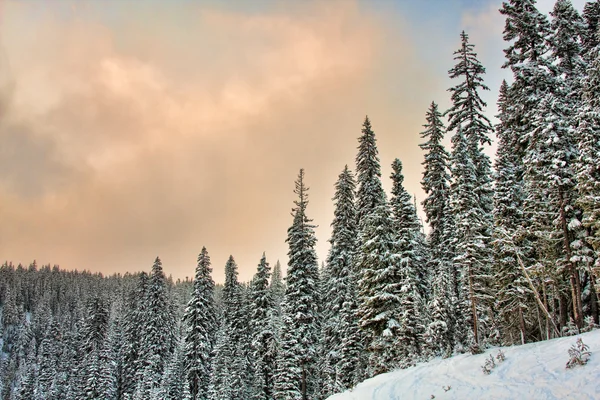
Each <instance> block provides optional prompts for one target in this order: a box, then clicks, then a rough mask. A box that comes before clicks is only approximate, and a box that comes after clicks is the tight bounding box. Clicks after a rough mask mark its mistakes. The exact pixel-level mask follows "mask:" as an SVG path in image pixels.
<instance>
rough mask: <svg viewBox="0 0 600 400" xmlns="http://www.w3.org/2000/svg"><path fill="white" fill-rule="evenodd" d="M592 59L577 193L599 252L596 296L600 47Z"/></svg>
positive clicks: (599, 226) (590, 240)
mask: <svg viewBox="0 0 600 400" xmlns="http://www.w3.org/2000/svg"><path fill="white" fill-rule="evenodd" d="M592 55H593V56H592V57H590V60H591V62H590V64H589V66H588V69H587V74H586V77H585V79H584V80H583V96H582V99H583V106H582V108H581V111H580V113H579V115H578V119H579V121H580V122H579V126H578V128H577V135H578V137H579V142H578V147H579V159H578V162H577V179H578V184H577V189H578V193H579V199H578V205H579V206H580V207H581V208H582V210H583V216H582V222H583V225H584V226H585V227H586V228H587V235H586V238H585V240H586V241H587V243H589V244H590V245H591V246H592V247H593V249H594V251H595V254H594V258H595V264H594V265H593V266H594V275H595V280H596V293H600V169H599V168H598V159H599V157H600V139H599V138H600V89H599V88H600V44H597V45H596V47H595V48H594V50H593V51H592ZM586 261H588V260H586ZM589 261H592V260H589Z"/></svg>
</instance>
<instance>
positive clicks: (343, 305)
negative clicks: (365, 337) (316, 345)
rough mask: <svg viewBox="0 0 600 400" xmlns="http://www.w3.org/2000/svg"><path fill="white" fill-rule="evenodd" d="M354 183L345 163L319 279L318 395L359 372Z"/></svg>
mask: <svg viewBox="0 0 600 400" xmlns="http://www.w3.org/2000/svg"><path fill="white" fill-rule="evenodd" d="M355 191H356V183H355V181H354V176H353V174H352V172H351V171H350V170H349V169H348V166H345V167H344V170H343V171H342V173H341V174H340V175H339V177H338V181H337V182H336V184H335V195H334V197H333V200H334V202H335V211H334V219H333V222H332V223H331V227H332V234H331V239H329V243H330V244H331V247H330V249H329V253H328V255H327V264H326V265H327V267H326V268H327V270H328V273H327V274H326V278H325V279H324V282H323V288H324V290H323V303H324V304H327V307H326V308H325V310H324V311H323V338H322V347H323V352H322V359H321V360H322V367H321V371H322V376H323V388H322V393H321V394H322V395H323V396H324V397H325V398H326V397H328V396H330V395H332V394H334V393H337V392H340V391H344V390H346V389H349V388H351V387H353V386H354V385H356V384H357V383H358V382H359V381H360V378H361V376H362V371H361V362H360V361H361V360H360V356H361V354H360V351H361V347H362V343H361V340H360V332H359V325H358V318H357V316H356V306H357V304H356V276H355V274H354V256H355V254H356V243H357V241H356V232H357V227H356V206H355V204H354V197H355Z"/></svg>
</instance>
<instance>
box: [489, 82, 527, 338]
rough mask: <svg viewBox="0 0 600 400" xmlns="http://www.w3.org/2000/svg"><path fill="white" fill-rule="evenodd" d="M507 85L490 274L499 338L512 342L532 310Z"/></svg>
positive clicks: (519, 164)
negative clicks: (522, 262)
mask: <svg viewBox="0 0 600 400" xmlns="http://www.w3.org/2000/svg"><path fill="white" fill-rule="evenodd" d="M509 101H510V99H509V88H508V84H507V83H506V81H503V82H502V85H501V86H500V95H499V98H498V109H499V110H500V114H499V115H498V119H499V120H500V122H499V123H498V125H497V126H496V135H497V138H498V150H497V152H496V161H495V165H494V167H495V178H496V185H495V192H494V235H493V245H494V267H493V268H494V276H495V277H496V279H495V291H496V303H495V308H496V310H497V311H498V318H499V320H500V321H501V324H502V332H501V335H502V340H503V341H504V343H506V344H514V343H516V341H517V338H519V339H518V340H519V341H520V342H521V343H522V344H524V343H525V342H526V340H527V338H526V334H527V322H528V313H530V312H532V311H533V310H535V309H536V307H537V305H535V304H533V305H532V304H531V301H532V296H533V295H532V293H531V288H530V286H529V285H528V283H527V281H526V278H525V276H524V275H523V272H522V271H521V268H520V266H519V259H518V258H519V257H520V258H521V259H523V258H524V256H523V254H522V253H523V251H522V247H523V246H524V244H523V243H522V242H523V240H524V239H523V238H520V237H518V236H519V229H520V228H521V227H522V226H523V208H522V206H523V200H524V199H523V190H522V186H521V184H520V182H521V180H522V179H523V168H522V162H521V160H519V159H518V155H517V154H516V152H515V151H514V149H515V148H516V147H518V143H517V137H516V135H515V132H514V131H513V129H511V125H510V123H509V116H508V115H507V113H508V109H509V104H508V102H509Z"/></svg>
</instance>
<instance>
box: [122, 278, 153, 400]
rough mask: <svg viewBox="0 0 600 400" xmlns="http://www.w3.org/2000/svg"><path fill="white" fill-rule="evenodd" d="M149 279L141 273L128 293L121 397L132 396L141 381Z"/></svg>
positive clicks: (144, 354)
mask: <svg viewBox="0 0 600 400" xmlns="http://www.w3.org/2000/svg"><path fill="white" fill-rule="evenodd" d="M148 285H149V279H148V274H147V273H146V272H141V273H140V274H139V275H138V277H137V282H136V285H135V287H134V289H133V290H132V291H131V293H129V296H128V301H127V307H126V312H125V320H124V321H123V323H124V337H125V344H124V349H123V360H122V364H123V372H122V374H123V388H122V394H123V396H124V397H125V396H129V397H131V396H133V392H134V391H135V390H136V388H137V385H138V383H139V382H138V381H139V379H141V372H142V371H143V369H144V368H145V367H144V357H145V356H146V354H147V353H146V351H145V350H146V349H144V348H143V347H142V341H143V338H144V337H145V335H146V333H145V327H146V321H147V318H148V315H147V310H148V304H147V303H146V297H147V293H148Z"/></svg>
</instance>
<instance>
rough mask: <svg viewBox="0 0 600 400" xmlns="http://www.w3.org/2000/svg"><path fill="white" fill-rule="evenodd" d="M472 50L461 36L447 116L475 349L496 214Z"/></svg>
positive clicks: (459, 257)
mask: <svg viewBox="0 0 600 400" xmlns="http://www.w3.org/2000/svg"><path fill="white" fill-rule="evenodd" d="M473 48H474V46H473V45H472V44H470V43H469V37H468V35H467V34H466V33H465V32H464V31H463V32H462V33H461V47H460V49H459V50H457V51H456V52H455V53H454V56H455V57H454V59H455V60H456V61H457V64H456V65H455V66H454V67H453V68H452V69H450V71H449V75H450V78H452V79H460V80H461V82H460V83H459V84H458V85H456V86H454V87H452V88H450V89H449V91H450V92H451V93H452V107H450V109H449V110H448V111H447V115H448V121H449V122H448V130H449V131H455V134H454V136H453V139H452V141H453V144H454V148H453V155H452V156H453V158H452V164H453V169H452V176H453V179H454V187H453V202H454V206H453V209H454V214H455V216H456V224H457V231H456V232H457V235H456V237H457V247H456V251H457V253H456V258H455V262H456V264H457V268H458V269H459V270H462V273H461V275H462V276H463V277H468V279H463V280H464V282H462V283H463V284H466V285H468V286H467V287H465V288H463V295H464V296H466V297H462V298H459V301H460V302H461V303H465V302H467V303H468V309H469V313H470V315H468V319H469V320H470V321H471V323H472V327H473V329H472V339H473V342H474V346H475V347H476V348H477V347H479V346H480V333H485V334H487V332H485V329H484V328H485V327H484V326H482V325H481V321H480V320H481V319H482V318H484V313H487V312H488V311H489V308H488V307H489V306H490V304H489V303H490V302H491V299H492V298H491V295H490V293H489V291H488V288H489V285H490V276H489V274H490V267H491V244H490V242H491V229H492V208H493V207H492V191H491V166H490V160H489V157H488V156H487V155H486V154H485V153H484V152H483V148H482V146H484V145H486V144H490V139H489V134H490V132H491V131H492V126H491V123H490V121H489V120H488V118H487V117H485V115H484V114H483V110H484V108H485V106H486V104H485V102H484V101H483V100H482V99H481V97H480V95H479V91H480V90H489V88H488V87H487V86H485V84H484V83H483V78H482V75H483V74H484V73H485V68H484V67H483V66H482V65H481V63H480V62H479V60H477V54H476V53H475V52H474V51H473ZM486 292H487V293H486ZM460 309H461V308H459V310H460ZM463 311H466V310H463ZM464 317H467V315H464V316H463V318H464ZM459 340H462V339H461V338H459Z"/></svg>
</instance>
